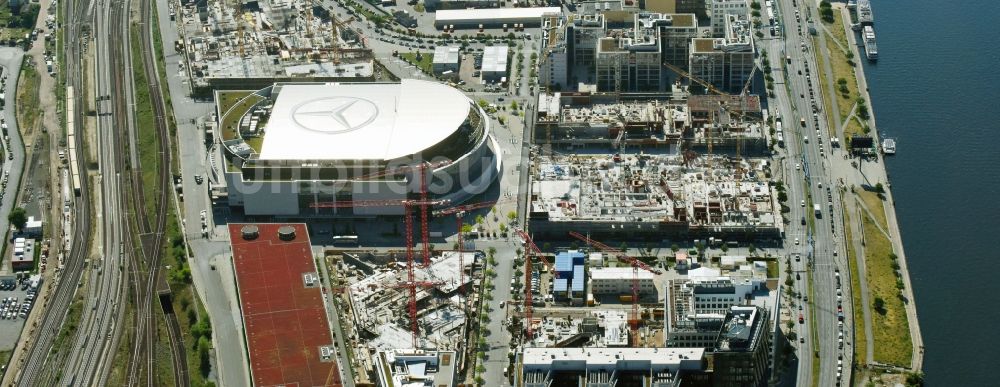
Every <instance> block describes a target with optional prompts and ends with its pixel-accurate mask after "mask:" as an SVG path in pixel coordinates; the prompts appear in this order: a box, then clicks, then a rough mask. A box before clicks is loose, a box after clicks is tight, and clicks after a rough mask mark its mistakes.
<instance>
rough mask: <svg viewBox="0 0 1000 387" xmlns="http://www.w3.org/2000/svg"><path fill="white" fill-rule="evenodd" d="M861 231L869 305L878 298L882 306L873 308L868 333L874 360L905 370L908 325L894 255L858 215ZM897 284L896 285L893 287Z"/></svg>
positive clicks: (871, 222) (869, 222) (881, 236)
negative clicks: (869, 297)
mask: <svg viewBox="0 0 1000 387" xmlns="http://www.w3.org/2000/svg"><path fill="white" fill-rule="evenodd" d="M862 225H863V226H864V232H865V269H866V273H867V275H868V278H867V281H868V289H869V291H870V292H871V296H872V300H873V304H875V303H878V302H879V301H878V300H879V299H881V300H882V302H884V305H883V307H882V308H881V309H880V308H876V307H873V308H872V310H873V311H875V313H873V314H872V332H873V334H874V339H875V359H874V360H875V361H876V362H879V363H885V364H895V365H899V366H903V367H909V366H910V362H911V360H912V357H913V343H912V341H911V340H910V328H909V322H908V321H907V317H906V310H905V309H904V308H905V306H904V305H903V300H902V298H901V296H900V289H899V288H898V286H899V285H901V284H902V282H901V281H900V279H899V278H898V277H897V273H896V270H895V267H894V266H895V264H896V263H895V260H894V257H895V254H893V252H892V244H891V242H890V241H889V239H888V238H887V237H886V236H885V234H883V233H882V231H881V230H879V229H878V227H876V226H875V224H874V220H873V219H872V218H871V217H870V216H868V215H866V214H862ZM897 282H899V285H897Z"/></svg>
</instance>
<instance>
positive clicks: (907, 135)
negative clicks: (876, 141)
mask: <svg viewBox="0 0 1000 387" xmlns="http://www.w3.org/2000/svg"><path fill="white" fill-rule="evenodd" d="M872 3H873V4H872V8H873V13H874V16H875V33H876V36H877V39H878V47H879V61H878V63H877V64H875V65H866V68H865V73H866V75H867V78H868V84H869V87H870V89H871V90H870V91H871V98H872V106H873V109H874V113H875V117H876V119H877V124H878V128H879V130H880V132H881V134H882V135H883V136H887V137H892V138H896V139H897V154H896V156H894V157H891V158H889V159H888V161H887V163H888V164H887V165H888V172H889V174H890V181H891V182H892V189H893V194H894V196H895V199H896V208H897V215H898V219H899V224H900V227H901V229H902V230H901V232H902V234H903V244H904V247H905V249H906V255H907V258H908V260H907V262H908V263H909V268H910V276H911V279H912V281H913V283H914V290H915V292H916V294H915V297H916V300H917V313H918V314H919V318H920V326H921V331H922V333H923V338H924V348H925V362H924V371H925V373H926V381H927V382H928V385H931V386H995V385H997V384H996V383H997V381H996V376H995V375H993V371H996V369H994V368H993V366H989V364H994V366H995V365H996V364H1000V363H998V361H997V359H1000V302H998V301H997V300H996V299H994V298H993V297H994V296H1000V280H998V278H997V274H998V272H1000V271H998V269H997V268H998V267H997V266H992V265H993V264H994V263H998V262H1000V245H998V244H996V242H997V240H996V239H994V238H997V237H998V236H1000V152H998V144H997V143H998V141H997V136H1000V27H998V24H997V23H998V21H1000V2H997V1H995V0H963V1H956V2H941V1H930V0H913V1H888V0H873V1H872ZM862 52H863V50H862ZM862 55H863V54H862ZM991 300H992V301H991Z"/></svg>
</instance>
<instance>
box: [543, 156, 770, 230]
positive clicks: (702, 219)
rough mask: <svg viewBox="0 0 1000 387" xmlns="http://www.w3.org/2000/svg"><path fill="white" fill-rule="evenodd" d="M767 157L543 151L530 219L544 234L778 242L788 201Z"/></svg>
mask: <svg viewBox="0 0 1000 387" xmlns="http://www.w3.org/2000/svg"><path fill="white" fill-rule="evenodd" d="M768 175H769V163H768V161H766V160H763V159H749V158H733V157H730V156H722V155H718V154H714V155H713V154H697V153H695V152H693V151H686V152H681V153H680V154H677V153H669V154H646V153H639V154H605V155H583V154H576V155H560V154H552V155H549V156H545V155H541V156H536V159H535V162H534V163H533V165H532V173H531V176H532V178H533V181H532V183H531V197H530V212H529V221H530V222H531V230H532V232H533V233H535V234H536V235H548V236H552V237H560V238H565V236H566V235H567V233H568V232H570V231H576V232H578V233H581V234H588V235H594V236H595V237H610V238H615V237H618V238H626V239H631V240H635V239H647V240H655V241H660V240H664V239H689V238H706V239H708V238H712V237H714V238H715V239H716V240H720V241H745V240H756V239H770V238H773V239H778V238H780V237H781V235H782V233H783V227H784V226H783V223H782V216H781V213H780V208H781V207H780V204H779V203H778V201H777V197H776V196H777V195H776V192H775V190H774V187H773V186H772V185H771V184H770V183H769V182H768V181H769V176H768Z"/></svg>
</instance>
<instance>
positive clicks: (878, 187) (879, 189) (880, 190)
mask: <svg viewBox="0 0 1000 387" xmlns="http://www.w3.org/2000/svg"><path fill="white" fill-rule="evenodd" d="M875 192H877V193H880V194H882V193H885V187H883V186H882V183H876V184H875Z"/></svg>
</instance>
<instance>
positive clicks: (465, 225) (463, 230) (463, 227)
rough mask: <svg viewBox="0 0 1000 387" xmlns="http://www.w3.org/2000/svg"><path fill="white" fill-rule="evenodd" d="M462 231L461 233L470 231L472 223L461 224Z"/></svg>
mask: <svg viewBox="0 0 1000 387" xmlns="http://www.w3.org/2000/svg"><path fill="white" fill-rule="evenodd" d="M462 232H463V233H469V232H472V225H471V224H462Z"/></svg>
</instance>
